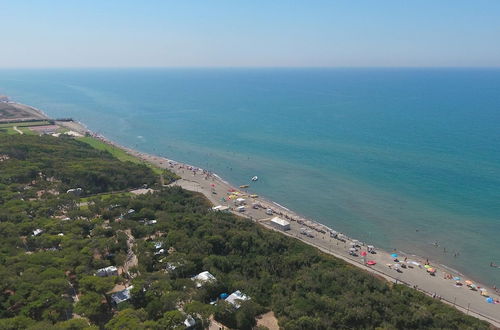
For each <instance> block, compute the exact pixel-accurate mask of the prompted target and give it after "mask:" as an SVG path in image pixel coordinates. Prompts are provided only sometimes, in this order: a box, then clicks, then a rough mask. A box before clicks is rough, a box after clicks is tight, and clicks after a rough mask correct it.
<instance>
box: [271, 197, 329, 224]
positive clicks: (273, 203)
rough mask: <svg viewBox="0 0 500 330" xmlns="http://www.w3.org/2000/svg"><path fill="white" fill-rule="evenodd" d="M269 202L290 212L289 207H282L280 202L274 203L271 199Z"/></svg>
mask: <svg viewBox="0 0 500 330" xmlns="http://www.w3.org/2000/svg"><path fill="white" fill-rule="evenodd" d="M271 203H273V204H275V205H277V206H279V207H281V208H282V209H285V210H287V211H288V212H292V211H291V210H290V209H288V208H286V207H284V206H283V205H281V204H278V203H276V202H275V201H271ZM310 221H313V222H315V221H314V220H310ZM316 223H317V222H316ZM318 224H319V223H318Z"/></svg>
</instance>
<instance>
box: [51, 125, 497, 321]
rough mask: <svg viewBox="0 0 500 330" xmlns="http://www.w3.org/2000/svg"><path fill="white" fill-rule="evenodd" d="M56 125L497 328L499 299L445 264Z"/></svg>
mask: <svg viewBox="0 0 500 330" xmlns="http://www.w3.org/2000/svg"><path fill="white" fill-rule="evenodd" d="M58 124H60V125H63V126H65V125H71V127H68V128H71V129H72V130H76V131H80V133H88V134H90V135H92V136H93V137H94V138H97V139H100V140H101V141H103V142H105V143H108V144H110V145H113V146H115V147H118V148H121V149H123V150H124V151H126V152H127V153H128V154H130V155H132V156H134V157H137V158H139V159H141V160H142V161H144V162H147V163H150V164H153V165H155V166H157V167H160V168H164V169H169V170H171V171H172V172H174V173H176V174H177V175H178V176H179V177H180V178H181V179H179V180H177V181H176V182H174V183H173V184H172V185H177V186H181V187H182V188H184V189H187V190H191V191H195V192H199V193H202V194H204V195H205V196H206V197H207V198H208V199H209V200H210V201H211V202H212V204H213V205H214V206H215V205H217V206H218V205H221V206H224V208H227V210H228V211H229V212H233V213H235V214H237V215H240V216H243V217H245V218H248V219H249V220H251V221H254V222H256V223H258V224H260V225H262V226H264V227H266V228H268V229H270V230H276V231H279V232H281V233H283V234H285V235H288V236H291V237H294V238H296V239H300V240H301V241H303V242H305V243H307V244H309V245H312V246H315V247H317V248H318V249H320V250H321V251H323V252H325V253H329V254H332V255H334V256H335V257H337V258H340V259H343V260H345V261H346V262H348V263H350V264H352V265H354V266H356V267H359V268H360V269H363V270H365V271H368V272H370V273H372V274H374V275H377V276H379V277H382V278H385V279H386V280H388V281H390V282H393V283H401V284H405V285H407V286H410V287H413V288H415V289H417V290H420V291H422V292H424V293H426V294H428V295H430V296H432V297H434V298H436V299H440V300H442V301H443V302H446V303H448V304H450V305H453V306H455V307H456V308H457V309H459V310H461V311H463V312H464V313H467V314H469V315H473V316H475V317H478V318H480V319H484V320H486V321H488V322H490V323H491V324H492V325H494V326H496V327H500V296H499V295H498V293H497V292H495V288H487V287H485V286H483V285H481V284H480V283H476V282H474V281H472V280H470V279H468V278H467V277H466V276H464V275H463V274H460V273H458V272H456V271H454V270H452V269H449V268H448V267H446V266H444V265H440V264H435V263H433V262H432V260H427V259H424V258H421V257H418V256H415V255H410V254H405V253H402V252H401V251H383V250H378V249H376V247H372V246H371V245H369V242H368V243H365V242H359V241H357V240H355V239H353V238H350V237H348V236H347V235H345V234H343V233H338V232H336V231H335V230H334V228H333V229H332V228H328V227H326V226H324V225H322V224H320V223H317V222H315V221H313V220H310V219H306V218H304V217H302V216H300V215H298V214H296V213H295V212H293V211H291V210H289V209H288V208H286V207H284V206H282V205H279V204H277V203H275V202H272V201H269V200H266V199H264V198H262V197H259V196H257V195H251V194H249V193H247V192H246V191H245V189H246V188H236V187H234V186H232V185H231V184H230V183H228V182H226V181H224V180H223V179H222V178H221V177H219V176H218V175H216V174H215V173H211V172H209V171H207V170H204V169H202V168H199V167H196V166H192V165H188V164H183V163H179V162H176V161H174V160H171V159H167V158H164V157H158V156H155V155H151V154H147V153H142V152H140V151H137V150H133V149H131V148H126V147H123V146H120V145H118V144H117V143H114V142H113V141H110V140H108V139H106V138H105V137H103V136H100V135H96V134H93V133H92V132H90V131H88V129H86V128H85V127H84V126H83V125H78V123H75V122H71V123H67V122H63V123H58ZM242 181H243V182H245V183H246V182H250V181H251V178H244V179H242ZM249 184H251V183H249ZM244 186H246V185H244ZM244 186H243V187H244ZM274 217H279V218H281V219H283V220H285V221H287V222H288V223H289V230H280V229H277V228H276V227H275V226H273V224H272V222H271V219H272V218H274Z"/></svg>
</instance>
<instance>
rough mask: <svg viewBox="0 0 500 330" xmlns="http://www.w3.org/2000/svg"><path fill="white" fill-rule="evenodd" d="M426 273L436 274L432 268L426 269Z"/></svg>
mask: <svg viewBox="0 0 500 330" xmlns="http://www.w3.org/2000/svg"><path fill="white" fill-rule="evenodd" d="M427 271H428V272H429V273H435V272H436V270H435V269H434V268H427Z"/></svg>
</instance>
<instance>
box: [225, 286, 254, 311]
mask: <svg viewBox="0 0 500 330" xmlns="http://www.w3.org/2000/svg"><path fill="white" fill-rule="evenodd" d="M246 300H250V297H249V296H247V295H246V294H244V293H241V291H240V290H236V291H234V292H233V293H231V294H230V295H229V297H227V298H226V301H227V302H228V303H230V304H231V305H233V306H234V307H236V308H240V306H241V302H243V301H246Z"/></svg>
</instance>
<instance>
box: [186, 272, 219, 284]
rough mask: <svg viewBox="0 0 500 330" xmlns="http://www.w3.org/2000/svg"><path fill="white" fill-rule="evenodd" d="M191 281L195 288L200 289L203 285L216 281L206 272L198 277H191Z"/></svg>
mask: <svg viewBox="0 0 500 330" xmlns="http://www.w3.org/2000/svg"><path fill="white" fill-rule="evenodd" d="M191 279H192V280H193V281H195V282H196V287H197V288H200V287H202V286H203V284H204V283H207V282H215V281H217V279H216V278H215V276H213V275H212V274H210V273H209V272H207V271H204V272H201V273H199V274H198V275H196V276H193V277H191Z"/></svg>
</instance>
